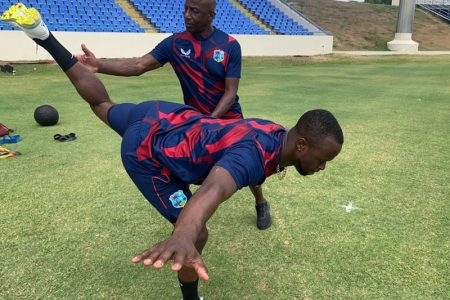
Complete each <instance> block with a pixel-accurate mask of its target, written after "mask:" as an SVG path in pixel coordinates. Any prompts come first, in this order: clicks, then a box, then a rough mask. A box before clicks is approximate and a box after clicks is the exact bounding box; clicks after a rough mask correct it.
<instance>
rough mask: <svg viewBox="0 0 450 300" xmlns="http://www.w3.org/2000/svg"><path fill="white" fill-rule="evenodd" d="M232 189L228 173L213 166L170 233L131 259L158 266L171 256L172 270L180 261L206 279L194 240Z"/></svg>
mask: <svg viewBox="0 0 450 300" xmlns="http://www.w3.org/2000/svg"><path fill="white" fill-rule="evenodd" d="M236 190H237V186H236V183H235V181H234V179H233V177H232V176H231V175H230V173H229V172H228V171H227V170H226V169H224V168H222V167H213V168H212V169H211V171H210V172H209V174H208V177H207V178H206V179H205V181H204V182H203V184H202V185H201V187H200V188H199V189H198V190H197V191H196V192H195V194H194V195H193V196H192V197H191V199H189V201H188V203H187V204H186V206H185V207H184V208H183V211H182V212H181V214H180V216H179V218H178V221H177V222H176V224H175V229H174V230H173V233H172V235H171V236H170V237H169V238H167V239H166V240H164V241H162V242H160V243H158V244H156V245H155V246H154V247H152V248H150V249H148V250H146V251H144V252H142V253H140V254H139V255H137V256H136V257H134V258H133V260H132V261H133V262H134V263H139V262H141V261H143V262H144V265H146V266H150V265H153V267H155V268H158V269H159V268H162V267H163V266H164V265H165V263H166V262H167V261H168V260H174V263H173V265H172V270H173V271H176V272H178V271H179V270H180V269H181V267H182V266H183V265H188V266H191V267H193V268H194V269H195V271H196V272H197V274H198V276H199V278H200V279H202V280H208V272H207V269H206V265H205V263H204V262H203V259H202V257H201V255H200V254H199V253H198V251H197V249H196V248H195V242H196V241H197V239H198V236H199V233H200V231H201V229H202V228H204V227H205V225H206V222H207V221H208V219H209V218H210V217H211V216H212V215H213V214H214V212H215V211H216V209H217V207H218V206H219V205H220V204H221V203H222V202H223V201H225V200H226V199H228V198H229V197H231V195H233V194H234V193H235V192H236Z"/></svg>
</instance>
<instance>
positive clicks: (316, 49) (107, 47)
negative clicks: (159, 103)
mask: <svg viewBox="0 0 450 300" xmlns="http://www.w3.org/2000/svg"><path fill="white" fill-rule="evenodd" d="M53 34H54V35H55V37H56V38H57V39H58V40H59V41H60V42H61V43H62V44H63V45H64V46H65V47H66V48H67V49H68V50H69V51H71V52H72V53H81V48H80V45H81V43H85V44H86V45H87V46H88V47H89V48H90V49H91V50H92V51H93V52H94V53H95V54H96V55H97V57H98V58H125V57H139V56H142V55H144V54H146V53H148V52H149V51H150V50H152V49H153V48H154V47H155V46H156V45H157V44H158V43H159V42H160V41H161V40H163V39H164V38H165V37H167V36H169V34H161V33H105V32H89V33H86V32H54V33H53ZM233 36H234V37H235V38H236V39H237V40H238V41H239V43H240V44H241V48H242V55H244V56H292V55H302V56H303V55H304V56H311V55H322V54H330V53H331V52H332V47H333V36H286V35H265V36H255V35H233ZM49 59H52V58H51V57H50V55H48V54H47V52H46V51H45V50H44V49H42V48H40V47H36V44H35V43H34V42H33V41H32V40H31V39H29V38H28V37H27V36H26V35H25V34H24V33H23V32H20V31H0V61H36V60H49Z"/></svg>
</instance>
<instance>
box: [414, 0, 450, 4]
mask: <svg viewBox="0 0 450 300" xmlns="http://www.w3.org/2000/svg"><path fill="white" fill-rule="evenodd" d="M416 4H433V5H450V0H416Z"/></svg>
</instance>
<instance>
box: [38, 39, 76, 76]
mask: <svg viewBox="0 0 450 300" xmlns="http://www.w3.org/2000/svg"><path fill="white" fill-rule="evenodd" d="M33 40H34V41H35V42H36V44H38V45H39V46H42V48H44V49H45V50H47V52H48V53H50V55H51V56H52V57H53V58H54V59H55V61H56V63H57V64H58V65H59V66H60V67H61V69H62V70H63V71H64V72H65V71H67V70H69V69H70V68H71V67H72V66H73V65H74V64H76V63H77V61H78V60H77V59H76V58H75V56H73V55H72V53H70V52H69V51H68V50H67V49H66V48H64V46H63V45H61V44H60V43H59V42H58V41H57V40H56V39H55V37H54V36H53V34H52V33H51V32H50V35H49V37H48V38H47V39H45V40H40V39H33Z"/></svg>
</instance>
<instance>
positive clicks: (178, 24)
mask: <svg viewBox="0 0 450 300" xmlns="http://www.w3.org/2000/svg"><path fill="white" fill-rule="evenodd" d="M14 2H15V1H5V0H0V11H4V10H5V9H7V8H8V7H9V6H10V5H11V4H13V3H14ZM129 2H130V3H131V4H132V5H133V6H134V8H135V9H136V10H137V11H138V12H139V13H141V14H142V15H143V16H144V17H145V18H146V19H147V20H148V22H149V23H151V24H152V25H153V26H154V27H155V28H156V30H158V31H159V32H162V33H172V32H179V31H183V30H184V29H185V27H184V20H183V12H184V4H185V0H171V1H161V0H129ZM232 2H234V4H232ZM23 3H24V4H25V5H26V6H28V7H35V8H37V9H38V10H39V11H40V12H41V13H42V15H44V16H45V19H46V23H47V25H48V27H49V28H50V30H52V31H82V32H83V31H84V32H144V29H143V28H142V27H140V26H139V25H138V24H137V23H136V22H135V21H134V20H133V19H132V18H131V17H130V16H128V15H127V14H126V13H125V12H124V10H123V9H122V8H121V7H120V6H119V5H118V4H117V3H116V2H115V1H114V0H28V1H23ZM239 7H240V8H239ZM217 11H218V14H217V15H216V18H215V19H214V22H213V25H214V26H216V27H217V28H220V29H222V30H224V31H225V32H227V33H230V34H252V35H265V34H282V35H313V34H314V33H313V32H310V31H308V30H307V29H305V28H304V27H302V25H300V24H298V23H297V22H296V21H294V20H293V19H291V18H289V17H288V16H287V15H285V14H284V13H283V12H281V11H280V10H279V9H278V8H276V7H275V6H274V5H272V4H271V3H270V2H269V1H268V0H217ZM255 20H259V21H260V22H262V24H264V27H265V28H263V27H262V26H259V25H258V24H257V22H256V21H255ZM260 24H261V23H260ZM0 30H14V28H13V27H11V26H9V25H8V24H5V23H3V22H1V23H0ZM270 30H271V31H270Z"/></svg>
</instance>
